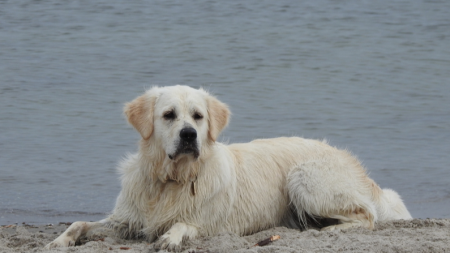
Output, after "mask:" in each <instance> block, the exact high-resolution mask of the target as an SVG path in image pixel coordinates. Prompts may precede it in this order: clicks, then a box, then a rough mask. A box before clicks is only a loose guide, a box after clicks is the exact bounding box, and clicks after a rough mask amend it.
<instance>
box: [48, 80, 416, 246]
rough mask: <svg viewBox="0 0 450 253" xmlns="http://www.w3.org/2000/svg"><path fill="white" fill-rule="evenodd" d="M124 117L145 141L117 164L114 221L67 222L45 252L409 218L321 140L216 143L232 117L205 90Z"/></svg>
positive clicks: (155, 99) (390, 195) (160, 93)
mask: <svg viewBox="0 0 450 253" xmlns="http://www.w3.org/2000/svg"><path fill="white" fill-rule="evenodd" d="M124 112H125V115H126V117H127V119H128V122H129V123H130V124H131V125H132V126H133V127H134V128H135V129H136V130H137V131H138V132H139V133H140V135H141V136H142V139H141V141H140V146H139V151H138V152H137V153H136V154H133V155H129V156H128V157H127V158H126V159H125V160H124V161H123V162H122V163H121V165H120V171H121V173H122V190H121V192H120V194H119V196H118V198H117V201H116V206H115V208H114V210H113V212H112V214H111V215H109V217H107V218H106V219H104V220H101V221H99V222H80V221H79V222H75V223H73V224H72V225H71V226H70V227H69V228H68V229H67V230H66V231H65V232H64V233H63V234H61V235H60V236H59V237H58V238H56V239H55V240H54V241H53V242H51V243H50V244H48V245H47V246H46V247H47V248H53V247H61V246H63V247H65V246H72V245H75V242H76V241H77V240H78V239H79V238H80V237H81V236H83V235H85V234H86V233H87V232H89V231H91V230H93V229H96V228H98V227H107V228H110V229H112V230H113V231H114V232H115V233H116V234H117V235H118V236H120V237H122V238H138V237H143V238H146V239H147V240H148V241H149V242H155V244H154V247H155V248H157V249H164V250H169V251H172V250H175V251H178V250H181V246H182V242H183V240H187V239H192V238H195V237H197V236H210V235H216V234H218V233H221V232H233V233H236V234H239V235H248V234H252V233H255V232H258V231H261V230H264V229H268V228H271V227H275V226H280V225H284V226H288V227H299V228H300V227H306V226H307V225H308V223H310V222H311V220H319V219H322V218H323V219H332V220H334V221H335V223H333V224H332V225H329V226H326V227H323V228H322V229H323V230H334V229H346V228H350V227H365V228H369V229H372V228H373V227H374V223H375V222H377V221H386V220H395V219H411V215H410V213H409V212H408V210H407V209H406V207H405V205H404V204H403V201H402V200H401V198H400V196H399V195H398V194H397V193H396V192H395V191H393V190H390V189H381V188H380V187H379V186H378V185H377V184H376V183H375V182H374V181H373V180H372V179H370V178H369V177H368V176H367V173H366V171H365V169H364V167H363V166H362V165H361V163H360V162H359V161H358V160H357V159H356V158H355V157H354V156H352V155H351V154H350V153H349V152H348V151H345V150H339V149H336V148H334V147H331V146H329V145H328V144H327V143H325V142H323V141H317V140H310V139H303V138H297V137H290V138H286V137H282V138H275V139H261V140H255V141H252V142H250V143H239V144H231V145H225V144H222V143H220V142H217V141H216V140H217V137H218V136H219V134H220V132H221V131H222V130H223V129H224V128H225V127H226V126H227V124H228V120H229V117H230V111H229V109H228V107H227V105H225V104H224V103H222V102H220V101H219V100H217V99H216V98H215V97H213V96H211V95H210V94H208V93H207V92H206V91H204V90H202V89H198V90H197V89H193V88H190V87H187V86H179V85H177V86H170V87H154V88H152V89H150V90H148V91H147V92H146V93H145V94H143V95H142V96H140V97H138V98H136V99H135V100H133V101H132V102H130V103H128V104H126V105H125V109H124Z"/></svg>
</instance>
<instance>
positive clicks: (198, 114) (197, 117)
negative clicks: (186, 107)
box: [193, 112, 203, 120]
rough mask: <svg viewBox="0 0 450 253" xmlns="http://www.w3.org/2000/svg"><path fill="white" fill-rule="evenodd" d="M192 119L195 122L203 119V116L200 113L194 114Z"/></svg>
mask: <svg viewBox="0 0 450 253" xmlns="http://www.w3.org/2000/svg"><path fill="white" fill-rule="evenodd" d="M193 117H194V119H195V120H200V119H203V115H201V114H200V113H198V112H196V113H194V116H193Z"/></svg>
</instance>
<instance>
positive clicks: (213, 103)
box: [124, 85, 230, 162]
mask: <svg viewBox="0 0 450 253" xmlns="http://www.w3.org/2000/svg"><path fill="white" fill-rule="evenodd" d="M124 112H125V115H126V116H127V118H128V122H129V123H130V124H131V125H132V126H133V127H134V128H135V129H136V130H137V131H138V132H139V133H140V134H141V136H142V138H143V140H144V141H148V142H154V144H156V145H158V146H159V148H161V149H162V150H164V152H165V156H166V158H169V159H170V160H172V161H175V162H176V161H177V160H179V159H180V158H182V157H186V156H187V157H192V158H194V159H197V158H198V157H199V156H200V155H201V154H202V152H201V151H202V148H204V146H205V145H207V144H208V143H211V142H215V141H216V139H217V137H218V135H219V134H220V132H221V131H222V130H223V128H225V126H226V125H227V124H228V119H229V115H230V111H229V110H228V107H227V106H226V105H225V104H224V103H222V102H220V101H219V100H217V99H216V98H215V97H213V96H211V95H209V94H208V93H207V92H206V91H204V90H203V89H198V90H197V89H193V88H191V87H188V86H181V85H176V86H170V87H153V88H152V89H150V90H148V91H147V92H146V93H145V94H144V95H142V96H140V97H138V98H136V99H135V100H133V101H131V102H130V103H127V104H126V105H125V108H124Z"/></svg>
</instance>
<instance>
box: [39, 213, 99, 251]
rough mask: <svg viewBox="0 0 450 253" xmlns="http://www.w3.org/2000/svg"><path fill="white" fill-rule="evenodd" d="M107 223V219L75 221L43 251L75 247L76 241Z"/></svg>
mask: <svg viewBox="0 0 450 253" xmlns="http://www.w3.org/2000/svg"><path fill="white" fill-rule="evenodd" d="M106 222H107V219H105V220H101V221H98V222H85V221H77V222H74V223H72V225H70V226H69V228H67V229H66V231H65V232H64V233H62V234H61V235H60V236H58V237H57V238H56V239H55V240H54V241H53V242H51V243H49V244H47V245H46V246H45V249H51V248H57V247H69V246H75V243H76V241H77V240H78V239H79V238H80V237H82V236H84V235H86V234H87V233H88V232H89V231H91V230H93V229H96V228H99V227H102V226H103V225H104V224H105V223H106Z"/></svg>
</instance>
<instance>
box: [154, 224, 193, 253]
mask: <svg viewBox="0 0 450 253" xmlns="http://www.w3.org/2000/svg"><path fill="white" fill-rule="evenodd" d="M197 234H198V230H197V227H195V226H192V225H188V224H186V223H181V222H179V223H175V224H174V225H173V226H172V227H171V228H170V229H169V231H167V232H166V233H165V234H163V235H162V236H161V237H160V238H159V239H158V241H157V242H156V243H155V249H159V250H167V251H181V243H182V242H183V239H194V238H195V237H196V236H197Z"/></svg>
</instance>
